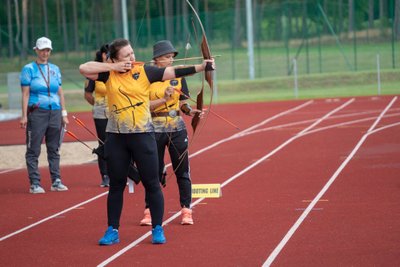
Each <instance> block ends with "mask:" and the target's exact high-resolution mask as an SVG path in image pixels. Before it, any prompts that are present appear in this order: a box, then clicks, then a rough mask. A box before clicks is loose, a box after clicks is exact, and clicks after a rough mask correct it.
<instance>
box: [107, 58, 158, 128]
mask: <svg viewBox="0 0 400 267" xmlns="http://www.w3.org/2000/svg"><path fill="white" fill-rule="evenodd" d="M149 85H150V82H149V80H148V78H147V75H146V72H145V70H144V67H143V66H138V65H135V66H134V68H133V69H131V70H130V71H128V72H126V73H119V72H115V71H110V76H109V78H108V80H107V82H106V88H107V98H108V109H109V112H110V117H109V119H108V124H107V132H112V133H143V132H152V131H153V124H152V120H151V114H150V101H149Z"/></svg>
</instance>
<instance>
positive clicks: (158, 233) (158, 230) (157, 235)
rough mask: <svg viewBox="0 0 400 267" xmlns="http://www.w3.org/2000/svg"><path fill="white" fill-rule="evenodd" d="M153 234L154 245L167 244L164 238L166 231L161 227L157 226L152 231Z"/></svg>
mask: <svg viewBox="0 0 400 267" xmlns="http://www.w3.org/2000/svg"><path fill="white" fill-rule="evenodd" d="M151 234H152V235H153V239H152V240H151V242H152V243H153V244H164V243H165V242H167V240H166V239H165V236H164V230H163V228H162V227H161V226H160V225H157V226H156V227H155V228H153V230H151Z"/></svg>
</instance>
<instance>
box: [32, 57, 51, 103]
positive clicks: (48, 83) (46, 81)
mask: <svg viewBox="0 0 400 267" xmlns="http://www.w3.org/2000/svg"><path fill="white" fill-rule="evenodd" d="M35 63H36V65H37V66H38V69H39V71H40V74H42V78H43V80H44V82H45V83H46V85H47V90H48V91H47V92H48V94H49V96H50V68H49V63H47V64H46V65H47V80H46V77H45V76H44V74H43V71H42V68H41V67H40V65H39V64H38V63H37V61H35Z"/></svg>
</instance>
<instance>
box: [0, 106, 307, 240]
mask: <svg viewBox="0 0 400 267" xmlns="http://www.w3.org/2000/svg"><path fill="white" fill-rule="evenodd" d="M311 103H313V101H312V100H310V101H307V102H305V103H303V104H301V105H299V106H296V107H294V108H292V109H289V110H286V111H284V112H281V113H278V114H276V115H274V116H272V117H270V118H268V119H266V120H264V121H262V122H261V123H258V124H255V125H253V126H251V127H249V128H247V129H245V130H243V131H242V132H245V131H249V130H251V129H254V128H256V127H259V126H260V125H264V124H265V123H267V122H269V121H271V120H273V119H276V118H278V117H281V116H283V115H286V114H288V113H290V112H293V111H297V110H299V109H301V108H303V107H306V106H307V105H309V104H311ZM235 135H236V134H234V135H232V136H231V137H228V138H225V139H222V140H221V141H219V142H216V143H214V144H212V145H210V146H208V147H206V148H203V149H201V150H200V151H197V152H196V153H194V154H191V155H190V156H189V157H190V158H191V157H194V156H196V155H199V154H201V153H203V152H205V151H207V150H209V149H211V148H213V147H215V146H217V145H219V144H222V143H224V142H226V141H228V140H229V139H230V138H232V137H233V136H235ZM167 166H171V164H168V165H167ZM107 194H108V192H104V193H102V194H100V195H97V196H95V197H93V198H91V199H89V200H86V201H84V202H81V203H79V204H77V205H75V206H73V207H70V208H68V209H65V210H63V211H61V212H59V213H57V214H54V215H51V216H49V217H46V218H44V219H42V220H40V221H38V222H35V223H33V224H30V225H28V226H26V227H24V228H22V229H20V230H17V231H15V232H13V233H11V234H8V235H6V236H3V237H1V238H0V241H3V240H6V239H7V238H10V237H12V236H14V235H16V234H19V233H22V232H24V231H26V230H28V229H30V228H32V227H35V226H37V225H39V224H41V223H44V222H46V221H48V220H50V219H52V218H54V217H57V216H59V215H61V214H64V213H66V212H68V211H70V210H73V209H75V208H78V207H80V206H82V205H84V204H87V203H89V202H91V201H94V200H96V199H97V198H100V197H102V196H105V195H107ZM177 216H179V214H178V215H177ZM149 233H150V232H149ZM147 234H148V233H147ZM147 234H145V235H144V236H145V237H144V238H146V237H147V236H146V235H147Z"/></svg>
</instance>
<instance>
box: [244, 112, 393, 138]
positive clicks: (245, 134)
mask: <svg viewBox="0 0 400 267" xmlns="http://www.w3.org/2000/svg"><path fill="white" fill-rule="evenodd" d="M399 115H400V113H392V114H389V115H385V116H384V117H385V118H390V117H396V116H399ZM344 117H349V116H348V115H347V114H346V115H344V116H343V115H339V116H332V117H330V118H328V119H337V118H344ZM350 117H353V115H351V116H350ZM328 119H327V120H328ZM375 119H376V116H374V117H367V118H362V119H357V120H352V121H346V122H341V123H336V124H332V125H328V126H325V127H321V128H318V129H315V130H312V131H311V132H318V131H324V130H328V129H331V128H336V127H340V126H345V125H348V124H354V123H359V122H364V121H370V120H375ZM313 121H315V119H311V120H304V121H299V122H291V123H286V124H281V125H276V126H271V127H267V128H262V129H257V130H254V131H251V132H246V133H243V134H240V135H239V136H237V138H240V137H244V136H247V135H251V134H256V133H261V132H266V131H271V130H276V129H283V128H285V127H293V126H296V125H303V124H305V123H309V122H313ZM308 133H309V132H307V134H308Z"/></svg>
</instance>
